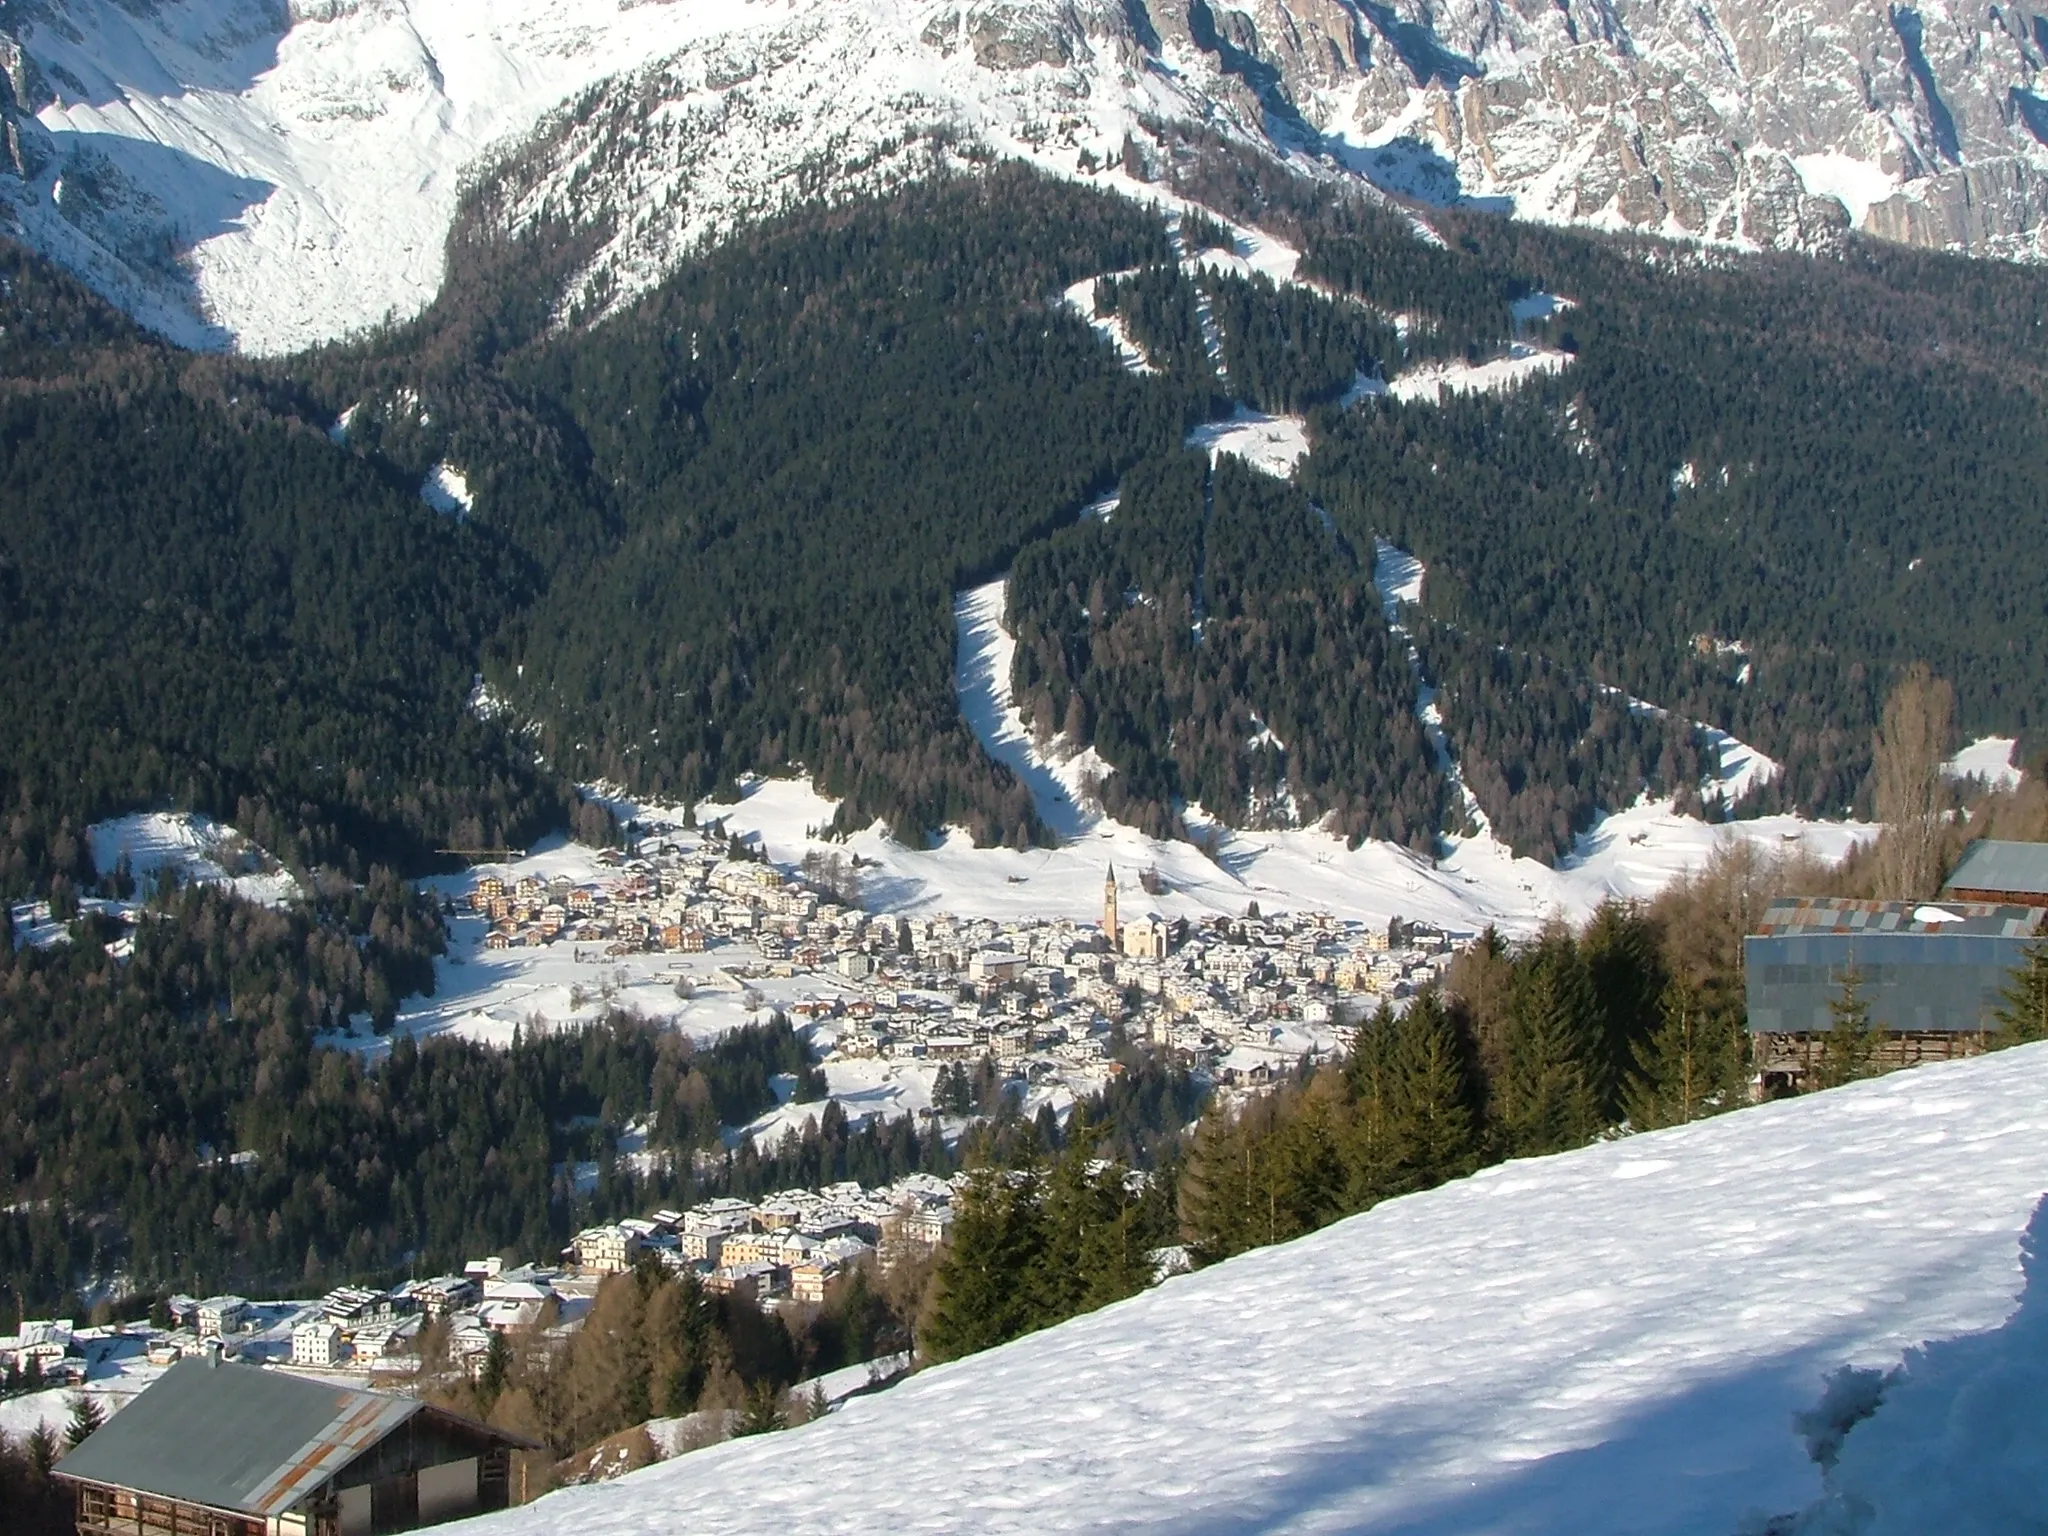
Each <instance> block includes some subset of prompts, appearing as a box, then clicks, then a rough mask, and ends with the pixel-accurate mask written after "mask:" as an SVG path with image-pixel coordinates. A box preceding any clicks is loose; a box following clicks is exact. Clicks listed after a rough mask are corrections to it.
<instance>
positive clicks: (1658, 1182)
mask: <svg viewBox="0 0 2048 1536" xmlns="http://www.w3.org/2000/svg"><path fill="white" fill-rule="evenodd" d="M2044 1106H2048V1046H2032V1047H2027V1048H2024V1049H2021V1050H2017V1051H2011V1052H2006V1053H2003V1054H2000V1055H1996V1056H1990V1057H1984V1058H1980V1059H1978V1060H1975V1061H1968V1062H1955V1063H1947V1064H1942V1065H1937V1066H1927V1067H1921V1068H1918V1069H1916V1070H1914V1071H1911V1072H1903V1073H1898V1074H1895V1075H1893V1076H1891V1077H1887V1078H1883V1079H1880V1080H1878V1081H1874V1082H1869V1083H1862V1084H1858V1085H1855V1086H1853V1087H1850V1088H1845V1089H1840V1090H1836V1091H1834V1092H1830V1093H1825V1094H1817V1095H1813V1096H1810V1097H1807V1098H1803V1099H1799V1100H1794V1101H1789V1102H1785V1103H1780V1104H1773V1105H1766V1106H1762V1107H1758V1108H1754V1109H1746V1110H1743V1111H1741V1112H1739V1113H1736V1114H1732V1115H1728V1116H1725V1117H1722V1118H1720V1119H1717V1120H1712V1121H1707V1122H1704V1123H1701V1124H1698V1125H1693V1126H1688V1127H1684V1128H1681V1129H1677V1130H1672V1131H1662V1132H1656V1133H1653V1134H1650V1135H1644V1136H1636V1137H1630V1138H1627V1139H1624V1140H1621V1141H1617V1142H1610V1143H1606V1144H1602V1145H1599V1146H1595V1147H1591V1148H1588V1149H1586V1150H1584V1151H1580V1152H1573V1153H1567V1154H1564V1155H1562V1156H1558V1157H1553V1158H1544V1159H1537V1160H1531V1161H1524V1162H1517V1163H1510V1164H1507V1165H1505V1166H1503V1167H1499V1168H1495V1169H1491V1170H1489V1171H1487V1172H1486V1173H1483V1174H1481V1175H1479V1176H1477V1177H1475V1178H1472V1179H1468V1180H1465V1181H1463V1182H1461V1183H1457V1184H1452V1185H1448V1186H1446V1187H1444V1188H1442V1189H1438V1190H1435V1191H1432V1192H1430V1193H1428V1194H1423V1195H1415V1196H1411V1197H1409V1198H1407V1199H1403V1200H1396V1201H1392V1202H1389V1203H1388V1204H1386V1205H1383V1206H1381V1207H1379V1208H1377V1209H1376V1210H1373V1211H1371V1212H1369V1213H1367V1214H1366V1215H1363V1216H1359V1217H1354V1218H1352V1219H1351V1220H1348V1221H1345V1222H1341V1223H1339V1224H1337V1225H1336V1226H1333V1227H1331V1228H1328V1229H1327V1230H1325V1231H1323V1232H1321V1233H1318V1234H1316V1235H1314V1236H1311V1237H1307V1238H1303V1239H1301V1240H1299V1241H1297V1242H1293V1243H1288V1244H1285V1245H1283V1246H1280V1247H1276V1248H1269V1249H1265V1250H1262V1251H1259V1252H1255V1253H1251V1254H1247V1255H1245V1256H1243V1257H1241V1258H1238V1259H1234V1260H1232V1261H1230V1262H1228V1263H1226V1264H1222V1265H1219V1266H1216V1267H1214V1268H1211V1269H1208V1270H1205V1271H1202V1272H1200V1273H1198V1274H1194V1275H1190V1276H1186V1277H1182V1278H1176V1279H1172V1280H1169V1281H1167V1282H1166V1283H1165V1284H1164V1285H1162V1286H1160V1287H1159V1288H1157V1289H1156V1290H1153V1291H1151V1292H1148V1293H1146V1294H1145V1295H1143V1296H1140V1297H1137V1298H1135V1299H1134V1300H1131V1301H1128V1302H1124V1303H1122V1304H1120V1305H1118V1306H1115V1307H1111V1308H1108V1309H1106V1310H1104V1311H1102V1312H1098V1313H1095V1314H1093V1315H1091V1316H1087V1317H1083V1318H1079V1319H1076V1320H1075V1321H1072V1322H1070V1323H1067V1324H1064V1325H1062V1326H1061V1327H1058V1328H1055V1329H1052V1330H1049V1331H1047V1332H1045V1333H1041V1334H1038V1335H1035V1336H1032V1337H1029V1338H1025V1339H1022V1340H1019V1341H1018V1342H1016V1343H1014V1344H1010V1345H1007V1346H1005V1347H1003V1348H1002V1349H999V1350H995V1351H991V1352H989V1353H987V1354H983V1355H979V1356H975V1357H972V1358H969V1359H967V1360H963V1361H960V1362H957V1363H955V1364H952V1365H948V1366H943V1367H939V1368H937V1369H933V1370H929V1371H926V1372H924V1373H922V1374H921V1375H918V1376H916V1377H913V1378H912V1379H911V1380H910V1381H908V1382H906V1383H904V1384H902V1385H900V1386H898V1387H896V1388H895V1389H893V1390H892V1391H890V1392H888V1393H885V1394H882V1395H879V1396H876V1397H871V1398H863V1399H857V1400H855V1401H853V1402H850V1403H848V1404H846V1405H845V1406H844V1407H843V1408H841V1409H840V1410H838V1411H837V1412H835V1413H834V1414H833V1415H832V1416H831V1417H829V1418H827V1419H825V1420H823V1421H822V1422H820V1423H818V1424H815V1425H811V1426H808V1427H806V1428H803V1429H800V1430H795V1431H791V1432H790V1433H788V1434H785V1435H777V1436H768V1437H765V1438H762V1439H759V1440H753V1441H740V1442H734V1443H731V1444H728V1445H725V1446H721V1447H718V1448H716V1449H713V1450H708V1451H704V1452H699V1453H697V1454H695V1455H692V1456H688V1457H685V1458H683V1459H681V1460H678V1461H674V1462H670V1463H667V1464H665V1465H663V1466H659V1467H656V1468H652V1469H650V1470H648V1471H646V1472H643V1473H639V1474H637V1475H634V1476H630V1477H627V1478H624V1479H622V1480H620V1481H619V1482H617V1483H614V1484H611V1485H610V1486H607V1487H601V1488H593V1489H588V1490H574V1491H569V1492H564V1493H560V1494H556V1495H553V1496H551V1497H548V1498H545V1499H542V1500H540V1501H539V1502H537V1503H535V1504H533V1505H531V1506H529V1507H527V1508H524V1509H520V1510H515V1511H511V1512H508V1513H506V1514H502V1515H496V1516H491V1517H488V1518H487V1519H484V1520H481V1521H479V1522H477V1523H475V1524H474V1525H472V1526H469V1527H466V1528H465V1529H466V1530H469V1531H474V1532H476V1533H477V1536H529V1533H534V1536H537V1533H542V1532H548V1533H555V1532H563V1533H567V1532H574V1533H576V1536H655V1533H661V1532H667V1531H671V1530H674V1529H675V1528H676V1526H677V1522H678V1521H684V1520H686V1521H687V1522H688V1524H689V1526H690V1528H691V1529H692V1530H696V1531H702V1532H707V1533H710V1532H719V1531H760V1530H767V1529H774V1530H777V1531H781V1532H785V1533H788V1536H801V1533H806V1532H834V1533H837V1532H845V1531H922V1530H930V1531H938V1530H957V1529H961V1528H963V1527H965V1526H972V1527H973V1528H974V1529H976V1530H983V1531H1032V1532H1038V1531H1140V1530H1155V1531H1165V1530H1171V1531H1182V1532H1188V1531H1200V1532H1218V1533H1220V1532H1225V1531H1245V1530H1259V1531H1338V1530H1342V1531H1380V1532H1400V1533H1404V1536H1424V1533H1438V1536H1466V1533H1471V1532H1480V1531H1485V1532H1528V1533H1537V1532H1541V1533H1555V1536H1605V1533H1613V1536H1624V1533H1626V1536H1734V1533H1736V1532H1737V1531H1738V1530H1739V1529H1741V1528H1742V1524H1743V1522H1744V1520H1745V1518H1746V1517H1748V1516H1751V1515H1753V1514H1762V1515H1778V1514H1783V1513H1787V1512H1790V1511H1793V1510H1797V1509H1799V1508H1801V1507H1803V1506H1805V1505H1806V1504H1808V1503H1809V1502H1810V1501H1812V1500H1813V1499H1815V1498H1816V1497H1817V1496H1818V1494H1819V1493H1820V1477H1819V1472H1818V1469H1817V1468H1816V1466H1815V1465H1814V1463H1813V1462H1812V1460H1811V1459H1810V1458H1809V1456H1808V1454H1807V1451H1806V1447H1805V1445H1804V1444H1803V1443H1802V1440H1801V1438H1800V1437H1799V1436H1798V1435H1797V1434H1796V1433H1795V1431H1794V1428H1793V1415H1794V1414H1795V1413H1797V1412H1801V1411H1804V1410H1808V1409H1811V1408H1813V1407H1814V1406H1815V1405H1816V1404H1817V1403H1818V1401H1819V1400H1820V1398H1821V1396H1822V1392H1823V1384H1824V1382H1825V1381H1826V1379H1827V1378H1828V1377H1829V1376H1830V1375H1831V1374H1833V1373H1834V1372H1836V1371H1837V1370H1838V1369H1840V1368H1841V1367H1843V1366H1845V1365H1859V1366H1871V1367H1880V1368H1889V1367H1891V1366H1893V1365H1894V1364H1896V1363H1897V1361H1898V1360H1899V1357H1900V1355H1901V1352H1902V1351H1905V1350H1907V1349H1910V1348H1912V1347H1914V1346H1916V1345H1919V1344H1920V1343H1922V1341H1925V1340H1941V1339H1948V1338H1951V1337H1954V1336H1956V1335H1959V1334H1966V1333H1970V1332H1972V1331H1975V1330H1982V1329H1993V1328H1997V1327H1998V1326H1999V1325H2000V1324H2001V1323H2003V1322H2005V1321H2006V1319H2007V1317H2008V1314H2010V1313H2011V1312H2012V1310H2013V1306H2014V1302H2015V1298H2016V1297H2017V1296H2018V1295H2019V1294H2020V1292H2021V1288H2022V1283H2023V1281H2022V1272H2021V1266H2020V1251H2021V1237H2022V1233H2023V1232H2024V1230H2025V1229H2026V1227H2027V1225H2028V1222H2029V1219H2030V1217H2031V1215H2032V1213H2033V1212H2034V1210H2035V1208H2036V1204H2037V1202H2039V1201H2040V1199H2041V1197H2042V1192H2043V1190H2044V1189H2048V1107H2044ZM2029 1336H2030V1337H2031V1336H2032V1335H2029ZM1963 1347H1964V1346H1961V1345H1958V1346H1948V1347H1945V1348H1943V1349H1940V1350H1936V1351H1930V1352H1929V1356H1928V1357H1927V1358H1928V1359H1929V1360H1930V1361H1933V1362H1935V1363H1936V1364H1939V1363H1940V1362H1942V1361H1945V1360H1948V1359H1952V1358H1954V1355H1955V1353H1956V1352H1959V1351H1961V1350H1962V1349H1963ZM1980 1353H1981V1351H1980ZM2007 1359H2008V1360H2009V1362H2010V1363H2009V1364H2008V1365H2007V1366H2006V1367H2005V1369H2006V1370H2007V1372H2008V1374H2009V1377H2010V1378H2011V1379H2012V1380H2014V1381H2016V1382H2018V1383H2021V1384H2024V1383H2025V1382H2027V1381H2029V1380H2032V1379H2034V1378H2037V1377H2038V1376H2039V1374H2040V1367H2039V1365H2038V1361H2033V1362H2029V1361H2021V1360H2010V1357H2009V1356H2008V1357H2007ZM1920 1369H1921V1370H1922V1371H1923V1372H1925V1373H1926V1374H1929V1375H1932V1374H1933V1373H1934V1372H1933V1367H1932V1366H1927V1365H1923V1366H1921V1367H1920ZM2028 1373H2031V1374H2028ZM1953 1386H1954V1384H1953V1382H1951V1384H1950V1391H1949V1393H1948V1395H1947V1398H1946V1399H1945V1400H1944V1401H1943V1402H1941V1403H1940V1404H1938V1405H1935V1413H1934V1415H1933V1416H1932V1418H1931V1423H1932V1424H1933V1426H1934V1427H1937V1428H1940V1429H1942V1430H1943V1431H1944V1432H1945V1433H1946V1434H1947V1437H1948V1438H1947V1440H1946V1442H1945V1443H1944V1444H1943V1445H1942V1447H1941V1449H1943V1450H1946V1451H1948V1452H1950V1453H1952V1454H1964V1455H1968V1454H1973V1453H1981V1454H1985V1455H1987V1456H1995V1455H1998V1454H2001V1453H2003V1454H2004V1455H2005V1456H2006V1457H2007V1459H2008V1464H2013V1465H2020V1466H2031V1467H2034V1468H2035V1469H2036V1473H2035V1476H2036V1477H2038V1468H2039V1467H2040V1465H2041V1462H2040V1458H2039V1446H2038V1441H2037V1440H2034V1439H2026V1438H2014V1436H2015V1435H2020V1436H2024V1435H2026V1434H2029V1433H2031V1430H2029V1429H2026V1428H2024V1426H2027V1425H2038V1417H2037V1415H2038V1411H2039V1408H2038V1400H2036V1401H2035V1402H2034V1403H2033V1405H2032V1406H2027V1405H2026V1404H2025V1402H2024V1400H2023V1399H2022V1400H2019V1401H2015V1400H2014V1399H2013V1398H2012V1396H2011V1395H2009V1394H2008V1395H2006V1396H2003V1397H2000V1396H1979V1397H1978V1399H1977V1400H1976V1401H1975V1402H1974V1403H1971V1402H1969V1401H1968V1400H1967V1399H1965V1400H1963V1401H1957V1400H1956V1395H1955V1392H1954V1390H1953ZM1951 1402H1953V1403H1955V1408H1954V1414H1953V1417H1943V1416H1942V1411H1943V1410H1945V1409H1946V1408H1947V1407H1948V1406H1949V1404H1950V1403H1951ZM1900 1403H1901V1405H1902V1407H1908V1406H1910V1404H1908V1400H1907V1397H1906V1395H1905V1394H1904V1393H1902V1394H1901V1398H1900ZM1886 1411H1887V1410H1885V1409H1883V1408H1881V1409H1880V1410H1879V1414H1878V1417H1877V1418H1875V1419H1872V1420H1871V1421H1870V1424H1869V1425H1868V1426H1866V1427H1867V1428H1869V1429H1872V1430H1875V1429H1876V1427H1877V1426H1880V1425H1883V1424H1884V1423H1885V1413H1886ZM2022 1412H2024V1413H2025V1414H2026V1415H2029V1416H2028V1417H2020V1415H2021V1414H2022ZM1923 1422H1929V1420H1923ZM2008 1425H2011V1426H2012V1427H2011V1428H2010V1429H2008V1428H2007V1426H2008ZM1864 1432H1865V1430H1864V1429H1858V1430H1853V1431H1851V1433H1850V1436H1849V1445H1850V1447H1852V1448H1854V1447H1856V1445H1857V1440H1856V1437H1857V1435H1859V1434H1862V1433H1864ZM1875 1438H1876V1436H1875V1435H1873V1439H1875ZM1903 1449H1904V1450H1907V1451H1913V1450H1922V1449H1923V1448H1922V1447H1920V1446H1916V1445H1915V1444H1914V1443H1913V1441H1912V1439H1911V1437H1907V1438H1906V1443H1905V1446H1904V1447H1903ZM1891 1454H1892V1455H1894V1456H1896V1455H1898V1454H1899V1452H1898V1451H1896V1450H1894V1451H1892V1452H1891ZM1912 1465H1913V1463H1912V1462H1911V1461H1903V1462H1895V1464H1894V1470H1895V1473H1896V1472H1899V1471H1904V1470H1905V1469H1907V1468H1910V1467H1911V1466H1912ZM1895 1481H1896V1477H1895ZM1980 1486H1981V1485H1980ZM1996 1491H1999V1492H2003V1491H2005V1490H2003V1489H2000V1490H1996ZM2037 1511H2038V1505H2030V1506H2027V1510H2026V1519H2027V1520H2031V1519H2032V1518H2033V1514H2034V1513H2035V1512H2037ZM1931 1513H1932V1514H1933V1516H1934V1518H1933V1519H1932V1520H1931V1521H1930V1522H1928V1523H1922V1524H1919V1525H1917V1526H1916V1525H1910V1524H1909V1525H1905V1526H1893V1527H1891V1528H1892V1529H1904V1530H1913V1531H1916V1532H1918V1533H1923V1536H1924V1533H1929V1532H1934V1531H1961V1530H1983V1531H1991V1530H2000V1531H2017V1530H2022V1529H2028V1528H2030V1527H2029V1526H2028V1525H2027V1524H2026V1523H2025V1521H2022V1522H2020V1523H2015V1524H2005V1525H2000V1524H1990V1525H1985V1524H1978V1525H1974V1526H1973V1525H1970V1524H1968V1523H1966V1522H1956V1521H1955V1520H1953V1519H1952V1518H1950V1519H1944V1518H1942V1515H1943V1513H1944V1512H1943V1511H1940V1510H1935V1511H1932V1512H1931ZM1849 1528H1850V1529H1854V1527H1849Z"/></svg>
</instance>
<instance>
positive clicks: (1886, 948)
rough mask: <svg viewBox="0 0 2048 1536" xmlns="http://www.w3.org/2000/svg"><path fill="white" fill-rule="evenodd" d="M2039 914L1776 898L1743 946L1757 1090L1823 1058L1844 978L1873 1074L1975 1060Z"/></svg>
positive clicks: (1790, 1079)
mask: <svg viewBox="0 0 2048 1536" xmlns="http://www.w3.org/2000/svg"><path fill="white" fill-rule="evenodd" d="M2044 924H2048V908H2044V907H2042V906H2020V905H1991V904H1984V903H1975V902H1959V901H1940V902H1913V901H1847V900H1840V899H1836V898H1832V897H1798V896H1788V897H1781V898H1779V899H1778V900H1776V901H1774V902H1772V903H1771V904H1770V906H1769V908H1768V909H1766V911H1765V913H1764V919H1763V922H1762V923H1761V924H1760V925H1759V926H1758V931H1757V932H1756V933H1755V934H1753V935H1751V936H1750V937H1748V938H1746V939H1744V940H1743V942H1742V958H1743V969H1744V972H1745V974H1746V984H1747V989H1748V1003H1749V1030H1750V1037H1751V1045H1752V1047H1753V1055H1754V1059H1755V1061H1756V1064H1757V1068H1758V1071H1759V1073H1760V1074H1761V1086H1762V1087H1764V1088H1765V1089H1769V1088H1773V1087H1797V1086H1798V1085H1799V1084H1800V1082H1801V1081H1802V1080H1804V1078H1805V1077H1806V1075H1807V1073H1809V1072H1810V1071H1811V1070H1812V1069H1813V1068H1814V1066H1815V1065H1816V1063H1817V1062H1818V1061H1819V1059H1820V1057H1821V1053H1822V1050H1823V1042H1824V1039H1825V1037H1826V1035H1827V1033H1828V1031H1829V1029H1831V1028H1832V1027H1833V1025H1834V1015H1833V1012H1832V1005H1833V1004H1834V1003H1835V1002H1836V1001H1837V1000H1838V999H1839V998H1840V997H1841V996H1842V990H1843V985H1844V983H1846V982H1847V981H1848V979H1849V977H1850V976H1851V975H1854V976H1855V977H1856V978H1857V981H1858V983H1859V987H1860V990H1861V993H1862V996H1863V999H1864V1001H1865V1002H1866V1003H1867V1004H1869V1007H1870V1022H1871V1024H1872V1025H1873V1027H1874V1028H1875V1029H1876V1030H1877V1031H1878V1032H1879V1033H1880V1035H1881V1037H1882V1038H1881V1039H1880V1040H1879V1042H1878V1047H1877V1054H1876V1060H1877V1063H1878V1064H1879V1065H1880V1066H1888V1067H1905V1066H1913V1065H1916V1064H1918V1063H1920V1062H1923V1061H1945V1060H1947V1059H1949V1058H1950V1057H1955V1056H1972V1055H1975V1054H1976V1053H1977V1052H1978V1051H1981V1050H1982V1049H1983V1048H1984V1043H1985V1039H1986V1037H1987V1036H1988V1035H1989V1034H1990V1032H1991V1031H1992V1030H1993V1029H1994V1028H1996V1022H1995V1020H1994V1018H1993V1015H1994V1014H1995V1013H1996V1011H1997V1009H1998V1007H1999V1005H2000V1002H2001V1000H2002V997H2003V994H2004V990H2005V987H2006V985H2007V984H2008V983H2009V981H2010V980H2011V977H2012V972H2013V970H2014V969H2015V968H2016V967H2018V966H2019V965H2020V964H2021V963H2022V962H2023V961H2024V960H2025V958H2026V952H2027V947H2028V945H2029V944H2031V943H2033V942H2034V940H2035V937H2036V936H2037V935H2038V934H2040V933H2041V932H2042V931H2043V927H2044Z"/></svg>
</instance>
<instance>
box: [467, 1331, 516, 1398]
mask: <svg viewBox="0 0 2048 1536" xmlns="http://www.w3.org/2000/svg"><path fill="white" fill-rule="evenodd" d="M511 1368H512V1349H511V1346H510V1345H508V1344H507V1343H506V1342H505V1335H504V1333H503V1332H502V1331H500V1330H499V1329H496V1328H493V1329H492V1330H491V1339H490V1343H489V1344H488V1345H486V1346H485V1348H484V1363H483V1368H482V1369H481V1370H480V1371H478V1373H477V1378H476V1395H477V1398H478V1400H479V1401H480V1403H481V1404H482V1406H483V1411H484V1412H485V1413H486V1414H488V1413H489V1412H490V1411H491V1405H492V1404H493V1403H495V1402H497V1400H498V1394H499V1393H500V1392H502V1391H504V1390H505V1377H506V1375H507V1374H508V1373H509V1372H510V1370H511Z"/></svg>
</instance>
